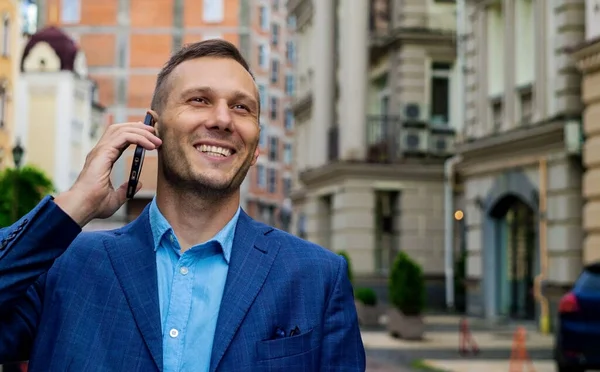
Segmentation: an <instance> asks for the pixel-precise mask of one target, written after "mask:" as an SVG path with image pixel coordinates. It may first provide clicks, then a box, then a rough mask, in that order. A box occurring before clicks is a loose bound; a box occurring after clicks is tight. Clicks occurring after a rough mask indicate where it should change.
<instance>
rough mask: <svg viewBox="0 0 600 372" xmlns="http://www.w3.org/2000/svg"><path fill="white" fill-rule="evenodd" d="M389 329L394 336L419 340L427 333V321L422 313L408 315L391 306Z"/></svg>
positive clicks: (389, 310)
mask: <svg viewBox="0 0 600 372" xmlns="http://www.w3.org/2000/svg"><path fill="white" fill-rule="evenodd" d="M387 315H388V323H387V329H388V332H389V333H390V335H392V336H393V337H398V338H402V339H405V340H414V341H419V340H422V339H423V335H424V333H425V323H424V322H423V318H422V317H421V316H420V315H416V316H406V315H404V314H402V312H400V311H399V310H398V309H395V308H389V309H388V312H387Z"/></svg>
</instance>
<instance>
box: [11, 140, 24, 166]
mask: <svg viewBox="0 0 600 372" xmlns="http://www.w3.org/2000/svg"><path fill="white" fill-rule="evenodd" d="M24 153H25V149H23V146H21V140H20V139H18V138H17V144H16V145H15V147H13V149H12V155H13V161H14V162H15V167H16V168H17V169H18V168H20V167H21V160H23V154H24Z"/></svg>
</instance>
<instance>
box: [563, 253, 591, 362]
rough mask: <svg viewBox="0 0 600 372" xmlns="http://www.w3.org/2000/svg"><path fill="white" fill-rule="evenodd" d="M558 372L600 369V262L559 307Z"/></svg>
mask: <svg viewBox="0 0 600 372" xmlns="http://www.w3.org/2000/svg"><path fill="white" fill-rule="evenodd" d="M555 337H556V340H555V349H554V359H555V360H556V365H557V368H558V372H582V371H586V370H591V369H600V263H595V264H591V265H588V266H586V267H585V268H584V269H583V271H582V273H581V275H579V278H577V280H576V281H575V284H574V285H573V288H572V289H571V291H570V292H569V293H567V294H566V295H564V296H563V297H562V299H561V300H560V303H559V306H558V326H557V327H556V335H555Z"/></svg>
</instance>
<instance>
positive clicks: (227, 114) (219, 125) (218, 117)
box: [207, 101, 233, 132]
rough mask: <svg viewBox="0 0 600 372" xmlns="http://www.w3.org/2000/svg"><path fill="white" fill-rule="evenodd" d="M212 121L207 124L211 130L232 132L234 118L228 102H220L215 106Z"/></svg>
mask: <svg viewBox="0 0 600 372" xmlns="http://www.w3.org/2000/svg"><path fill="white" fill-rule="evenodd" d="M212 116H213V117H212V120H209V121H208V122H207V126H208V127H209V129H221V130H224V131H229V132H231V131H232V128H233V125H232V117H231V111H230V110H229V105H228V104H227V102H223V101H220V102H219V103H218V104H216V105H215V106H214V109H213V112H212Z"/></svg>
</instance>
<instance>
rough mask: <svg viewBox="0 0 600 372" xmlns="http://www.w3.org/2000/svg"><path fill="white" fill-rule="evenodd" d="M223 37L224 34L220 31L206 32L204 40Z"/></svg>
mask: <svg viewBox="0 0 600 372" xmlns="http://www.w3.org/2000/svg"><path fill="white" fill-rule="evenodd" d="M222 38H223V34H219V33H210V34H204V40H211V39H222Z"/></svg>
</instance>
